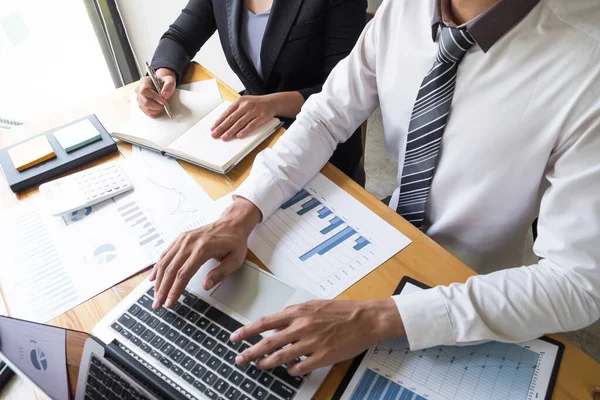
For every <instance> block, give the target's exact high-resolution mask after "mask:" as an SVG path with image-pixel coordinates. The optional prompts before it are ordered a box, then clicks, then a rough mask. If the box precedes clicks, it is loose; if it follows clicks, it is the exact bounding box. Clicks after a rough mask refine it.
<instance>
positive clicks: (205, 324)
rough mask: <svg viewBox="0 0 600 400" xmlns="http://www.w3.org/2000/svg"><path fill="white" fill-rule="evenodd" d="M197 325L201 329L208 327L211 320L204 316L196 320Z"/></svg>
mask: <svg viewBox="0 0 600 400" xmlns="http://www.w3.org/2000/svg"><path fill="white" fill-rule="evenodd" d="M196 325H197V326H198V327H199V328H201V329H206V328H208V326H209V325H210V321H209V320H207V319H206V318H204V317H202V318H200V319H199V320H198V322H196Z"/></svg>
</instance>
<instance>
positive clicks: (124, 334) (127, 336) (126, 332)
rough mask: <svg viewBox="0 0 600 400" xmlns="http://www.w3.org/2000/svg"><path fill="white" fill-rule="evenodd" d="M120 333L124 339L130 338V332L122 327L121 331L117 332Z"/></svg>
mask: <svg viewBox="0 0 600 400" xmlns="http://www.w3.org/2000/svg"><path fill="white" fill-rule="evenodd" d="M119 333H120V334H121V335H123V337H124V338H126V339H130V338H131V332H129V331H127V330H125V329H123V330H122V331H121V332H119Z"/></svg>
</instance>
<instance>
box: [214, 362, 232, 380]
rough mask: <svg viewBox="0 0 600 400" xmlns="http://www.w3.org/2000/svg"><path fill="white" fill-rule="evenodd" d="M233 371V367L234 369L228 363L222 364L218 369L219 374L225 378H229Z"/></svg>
mask: <svg viewBox="0 0 600 400" xmlns="http://www.w3.org/2000/svg"><path fill="white" fill-rule="evenodd" d="M232 371H233V369H232V368H231V367H230V366H229V365H227V364H225V363H223V364H221V366H220V367H219V369H218V370H217V372H218V373H219V374H220V375H221V376H222V377H223V378H229V375H230V374H231V372H232Z"/></svg>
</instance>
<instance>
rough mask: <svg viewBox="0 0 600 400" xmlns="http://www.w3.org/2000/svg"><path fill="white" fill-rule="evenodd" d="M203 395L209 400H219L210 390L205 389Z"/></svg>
mask: <svg viewBox="0 0 600 400" xmlns="http://www.w3.org/2000/svg"><path fill="white" fill-rule="evenodd" d="M204 395H205V396H206V397H208V398H209V399H210V400H213V399H215V400H216V399H218V398H219V395H218V394H217V393H216V392H213V391H212V390H210V389H206V391H205V392H204Z"/></svg>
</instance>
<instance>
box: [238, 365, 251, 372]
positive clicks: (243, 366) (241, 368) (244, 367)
mask: <svg viewBox="0 0 600 400" xmlns="http://www.w3.org/2000/svg"><path fill="white" fill-rule="evenodd" d="M235 368H237V369H239V370H240V371H242V372H246V371H247V370H248V368H250V364H244V365H237V364H235Z"/></svg>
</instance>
